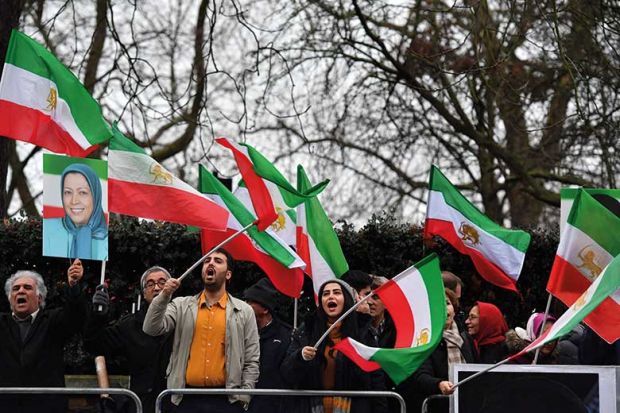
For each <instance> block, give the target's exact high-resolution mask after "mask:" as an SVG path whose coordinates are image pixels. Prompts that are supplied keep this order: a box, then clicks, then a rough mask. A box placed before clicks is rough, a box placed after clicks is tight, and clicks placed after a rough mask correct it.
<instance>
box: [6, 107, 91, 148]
mask: <svg viewBox="0 0 620 413" xmlns="http://www.w3.org/2000/svg"><path fill="white" fill-rule="evenodd" d="M0 113H1V114H2V116H0V136H6V137H7V138H10V139H16V140H19V141H24V142H28V143H31V144H33V145H36V146H40V147H42V148H46V149H49V150H50V151H52V152H55V153H63V154H67V155H69V156H76V157H80V158H84V157H86V156H87V155H88V154H89V153H91V152H93V151H94V150H95V149H97V148H98V146H97V145H93V146H91V147H89V148H87V149H83V148H82V147H81V146H80V145H78V144H77V143H76V142H75V141H74V140H73V138H72V137H71V135H69V133H67V131H65V130H64V129H63V128H61V127H60V125H58V124H57V123H56V122H55V121H54V120H53V119H52V118H51V117H50V116H49V115H46V114H45V113H43V112H41V111H38V110H35V109H32V108H28V107H26V106H22V105H18V104H16V103H13V102H9V101H6V100H0Z"/></svg>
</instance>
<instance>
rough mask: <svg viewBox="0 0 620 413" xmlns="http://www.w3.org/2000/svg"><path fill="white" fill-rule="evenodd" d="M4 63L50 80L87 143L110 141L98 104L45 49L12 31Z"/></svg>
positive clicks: (72, 75)
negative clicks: (67, 106) (68, 108)
mask: <svg viewBox="0 0 620 413" xmlns="http://www.w3.org/2000/svg"><path fill="white" fill-rule="evenodd" d="M5 63H9V64H12V65H14V66H17V67H20V68H22V69H24V70H27V71H29V72H31V73H34V74H36V75H38V76H41V77H44V78H46V79H50V80H51V81H52V82H53V83H54V84H55V85H56V87H57V88H58V96H59V98H61V99H63V100H64V101H65V102H67V104H68V105H69V107H70V108H71V116H72V117H73V119H74V120H75V123H76V125H77V126H78V128H80V130H81V131H82V133H83V134H84V136H86V138H87V139H88V141H89V142H90V143H92V144H93V145H94V144H97V143H101V142H104V141H106V140H107V139H109V137H110V128H109V127H108V124H107V123H106V122H105V120H104V119H103V116H102V115H101V108H100V107H99V105H98V104H97V102H96V101H95V100H94V99H93V97H92V96H91V95H90V93H88V91H87V90H86V88H84V86H83V85H82V83H81V82H80V80H79V79H78V78H77V77H75V75H74V74H73V73H71V71H70V70H69V69H67V68H66V67H65V66H64V65H63V64H62V63H61V62H60V61H59V60H58V59H57V58H56V56H54V55H53V54H52V53H50V52H49V51H48V50H47V49H46V48H45V47H43V46H41V45H40V44H39V43H37V42H36V41H34V40H32V39H31V38H30V37H28V36H26V35H25V34H23V33H21V32H19V31H17V30H12V31H11V40H10V42H9V47H8V49H7V53H6V58H5Z"/></svg>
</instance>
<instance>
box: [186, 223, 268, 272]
mask: <svg viewBox="0 0 620 413" xmlns="http://www.w3.org/2000/svg"><path fill="white" fill-rule="evenodd" d="M257 222H258V220H256V221H253V222H250V223H249V224H248V225H246V226H245V227H243V228H241V229H240V230H239V231H237V232H235V233H234V234H232V235H231V236H230V237H228V238H226V239H225V240H224V241H222V242H220V243H219V244H217V245H216V246H215V247H213V248H211V251H209V252H207V253H206V254H205V255H203V256H202V257H201V258H200V259H199V260H198V261H196V262H195V263H194V265H192V266H191V267H189V268H188V269H187V271H185V272H184V273H183V274H182V275H181V276H180V277H179V278H177V280H179V281H183V279H184V278H185V277H187V276H188V275H189V273H191V272H192V271H193V270H194V269H195V268H196V267H198V266H199V265H200V264H202V262H203V261H204V260H206V259H207V257H208V256H209V255H211V254H213V253H214V252H215V251H216V250H217V249H219V248H222V247H223V246H224V245H226V244H228V243H229V242H230V241H232V240H233V239H235V238H236V237H237V236H238V235H241V234H243V233H244V232H245V231H247V230H248V229H250V227H251V226H252V225H255V224H256V223H257Z"/></svg>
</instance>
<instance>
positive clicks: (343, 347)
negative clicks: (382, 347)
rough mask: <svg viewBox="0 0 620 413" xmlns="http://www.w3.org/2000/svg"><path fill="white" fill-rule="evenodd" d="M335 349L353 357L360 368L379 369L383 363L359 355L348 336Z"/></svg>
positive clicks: (367, 369)
mask: <svg viewBox="0 0 620 413" xmlns="http://www.w3.org/2000/svg"><path fill="white" fill-rule="evenodd" d="M334 349H336V350H338V351H340V352H342V354H344V355H345V356H347V357H348V358H350V359H351V361H353V362H354V363H355V364H357V365H358V366H359V368H360V369H362V370H364V371H366V372H371V371H375V370H379V369H380V368H381V365H379V363H377V362H376V361H370V360H366V359H365V358H363V357H362V356H360V355H359V353H358V352H357V351H355V347H353V345H352V344H351V342H350V341H349V339H348V338H345V339H344V340H341V341H340V342H339V343H338V344H336V345H335V346H334Z"/></svg>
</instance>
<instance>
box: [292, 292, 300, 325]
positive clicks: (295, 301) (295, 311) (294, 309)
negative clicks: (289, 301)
mask: <svg viewBox="0 0 620 413" xmlns="http://www.w3.org/2000/svg"><path fill="white" fill-rule="evenodd" d="M298 301H299V300H298V299H297V298H295V299H294V302H293V331H297V303H298Z"/></svg>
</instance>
